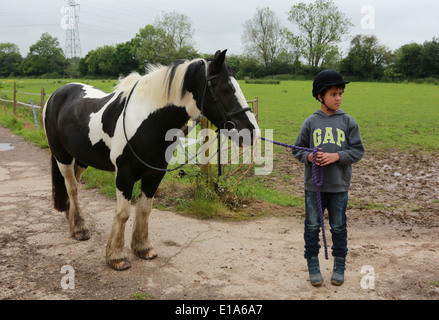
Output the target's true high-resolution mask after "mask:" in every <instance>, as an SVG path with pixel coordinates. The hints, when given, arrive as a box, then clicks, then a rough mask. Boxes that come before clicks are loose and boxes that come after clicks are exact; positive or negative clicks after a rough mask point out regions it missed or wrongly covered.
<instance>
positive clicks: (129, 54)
mask: <svg viewBox="0 0 439 320" xmlns="http://www.w3.org/2000/svg"><path fill="white" fill-rule="evenodd" d="M113 64H114V67H115V69H116V70H117V72H118V73H119V75H128V74H130V73H131V72H133V71H137V70H138V69H139V62H138V61H137V59H136V48H135V46H134V44H133V41H128V42H124V43H120V44H117V45H116V50H115V52H114V56H113Z"/></svg>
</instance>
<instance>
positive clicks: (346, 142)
mask: <svg viewBox="0 0 439 320" xmlns="http://www.w3.org/2000/svg"><path fill="white" fill-rule="evenodd" d="M348 83H349V82H346V81H344V80H343V77H342V76H341V74H340V73H338V72H336V71H332V70H324V71H322V72H320V73H319V74H318V75H317V76H316V77H315V79H314V83H313V96H314V98H316V99H317V100H318V101H319V102H320V104H321V107H320V110H317V111H316V112H315V113H314V114H313V115H312V116H310V117H309V118H308V119H306V120H305V122H304V123H303V125H302V128H301V130H300V133H299V136H298V137H297V140H296V143H295V145H296V146H299V147H305V148H315V147H318V148H319V149H320V151H321V152H318V153H317V159H316V164H317V165H319V166H322V167H323V168H324V169H323V185H322V187H321V188H320V190H321V201H322V208H323V210H325V209H327V210H328V215H329V224H330V227H331V235H332V244H333V245H332V255H333V256H334V268H333V273H332V277H331V282H332V284H334V285H342V284H343V282H344V271H345V269H346V255H347V252H348V249H347V224H346V220H347V219H346V207H347V203H348V190H349V187H350V183H351V176H352V166H351V165H352V164H353V163H355V162H358V161H360V160H361V158H362V157H363V155H364V147H363V143H362V141H361V136H360V131H359V128H358V125H357V123H356V122H355V120H354V119H353V118H352V117H351V116H349V115H347V114H346V113H345V112H343V110H341V109H340V106H341V103H342V99H343V93H344V89H345V87H346V84H348ZM293 155H294V157H296V158H297V159H298V160H299V161H301V162H303V163H304V164H305V212H306V217H305V231H304V239H305V259H307V265H308V272H309V277H310V282H311V284H312V285H313V286H320V285H322V283H323V277H322V275H321V273H320V266H319V260H318V254H319V249H320V245H319V233H320V227H321V225H320V215H319V206H318V202H317V193H316V187H315V186H314V183H313V180H312V161H313V153H312V152H311V153H310V152H307V151H300V150H295V149H294V150H293Z"/></svg>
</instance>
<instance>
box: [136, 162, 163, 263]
mask: <svg viewBox="0 0 439 320" xmlns="http://www.w3.org/2000/svg"><path fill="white" fill-rule="evenodd" d="M164 175H165V172H159V171H155V172H154V173H152V174H150V175H148V176H147V177H144V178H143V179H142V186H141V188H142V194H141V195H140V197H139V200H138V202H137V210H136V219H135V220H134V228H133V237H132V240H131V249H132V250H133V252H134V253H135V254H136V255H137V256H138V257H140V258H142V259H145V260H150V259H154V258H156V257H157V252H156V251H155V250H154V249H153V247H152V244H151V242H150V241H149V234H148V228H149V226H148V225H149V215H150V213H151V210H152V200H153V197H154V194H155V192H156V191H157V188H158V187H159V185H160V182H161V181H162V179H163V177H164Z"/></svg>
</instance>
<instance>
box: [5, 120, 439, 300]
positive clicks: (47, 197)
mask: <svg viewBox="0 0 439 320" xmlns="http://www.w3.org/2000/svg"><path fill="white" fill-rule="evenodd" d="M2 142H3V143H11V144H12V145H13V147H14V149H13V150H9V151H2V152H0V299H133V297H132V295H133V294H136V293H138V292H140V293H141V294H143V297H144V298H145V299H270V300H271V299H280V300H286V299H438V298H439V288H438V287H437V286H435V285H433V284H432V282H437V281H439V270H438V268H437V266H438V264H439V249H438V245H439V241H438V240H439V234H438V232H437V231H438V224H439V217H438V214H437V211H438V210H437V202H435V201H429V202H428V201H426V203H428V204H429V205H430V206H432V208H433V209H432V210H433V213H434V214H432V215H431V216H428V217H426V218H425V219H421V220H419V219H417V217H416V216H417V215H418V216H419V214H420V213H422V210H418V211H409V212H408V213H406V212H405V211H404V214H403V215H405V216H406V218H407V219H406V220H407V221H408V222H402V220H404V219H402V218H400V217H399V216H398V212H397V210H396V209H395V208H394V207H393V208H387V209H386V208H380V210H377V209H376V208H375V209H367V208H364V209H363V210H358V209H356V210H351V212H350V213H349V218H350V219H349V235H350V236H349V248H350V251H349V255H348V269H347V272H346V283H345V284H344V285H343V286H341V287H334V286H332V285H331V284H330V275H331V267H332V259H330V260H329V261H325V260H324V258H323V254H321V264H322V272H323V276H324V278H325V283H324V285H323V286H322V287H321V288H313V287H311V286H310V284H309V282H308V276H307V272H306V265H305V260H304V259H303V240H302V239H303V238H302V237H303V236H302V233H303V221H302V220H303V218H302V217H300V215H297V216H289V217H270V218H264V219H260V220H256V221H250V222H239V223H236V222H235V223H231V222H218V221H199V220H195V219H192V218H188V217H182V216H180V215H177V214H174V213H172V212H164V211H159V210H156V209H154V210H153V212H152V214H151V219H150V235H151V238H152V241H153V243H154V244H155V248H156V250H157V251H158V253H159V257H158V258H157V259H155V260H153V261H142V260H140V259H138V258H135V257H132V268H131V269H129V270H127V271H124V272H116V271H113V270H111V269H109V268H107V267H106V265H105V262H104V256H105V245H106V241H107V238H108V235H109V231H110V226H111V223H112V217H113V214H114V213H113V212H114V207H115V203H114V201H111V200H108V199H106V198H104V197H103V196H101V195H99V194H98V193H97V192H96V191H94V190H83V188H81V191H80V202H81V203H82V207H83V211H84V213H85V216H86V219H87V222H88V225H89V227H90V231H91V239H90V240H89V241H86V242H77V241H75V240H73V239H71V238H70V237H69V234H68V226H67V222H66V220H65V218H64V216H63V214H61V213H59V212H56V211H55V210H54V209H53V208H52V203H51V181H50V170H49V155H48V152H47V151H44V150H41V149H39V148H37V147H34V146H32V145H30V144H28V143H25V142H24V141H23V140H22V139H21V138H19V137H17V136H14V135H12V134H11V133H10V131H9V130H6V129H4V128H0V143H2ZM368 161H371V160H370V159H369V160H367V159H366V160H365V163H364V165H363V166H364V172H366V171H367V167H368V166H370V162H368ZM436 168H437V166H436ZM371 170H372V169H371ZM383 170H389V169H386V168H385V169H383ZM431 174H432V177H431V176H430V177H429V178H432V179H433V180H432V181H435V182H436V183H437V175H438V172H431ZM360 176H361V177H362V179H365V177H366V176H365V175H360ZM382 176H384V174H382ZM378 178H379V173H378V175H377V176H370V179H375V181H374V184H377V180H378ZM434 179H435V180H434ZM361 181H363V180H361ZM363 182H364V181H363ZM363 182H362V183H363ZM362 187H363V189H361V188H362ZM366 187H367V186H366V185H363V186H362V185H356V186H353V192H354V193H359V192H363V193H364V196H365V197H366V196H367V197H375V196H376V197H379V196H381V197H382V196H383V195H384V194H385V193H383V192H381V193H380V192H377V193H376V194H375V195H373V194H368V192H367V190H364V188H366ZM388 187H389V188H396V189H398V188H397V186H391V185H390V186H388ZM434 187H436V185H435V186H434ZM360 189H361V190H363V191H361V190H360ZM436 199H437V197H436ZM434 210H436V211H434ZM132 216H133V215H132ZM132 216H131V218H130V220H129V222H128V224H127V232H126V246H127V247H128V244H129V242H130V235H131V228H132ZM404 221H405V220H404ZM418 222H419V223H418ZM328 233H329V232H328ZM328 243H329V244H330V243H331V242H330V238H329V237H328ZM127 250H129V249H128V248H127ZM63 266H67V268H68V269H67V270H68V271H67V273H61V270H62V268H63ZM371 271H373V272H374V276H375V277H374V280H375V283H374V288H373V289H371V288H370V286H371V284H372V282H370V281H365V280H367V279H370V278H369V276H371V275H372V274H371V273H370V272H371ZM73 272H74V286H75V288H74V289H63V286H62V279H63V277H67V276H69V275H73ZM362 272H363V273H362ZM362 281H363V282H362Z"/></svg>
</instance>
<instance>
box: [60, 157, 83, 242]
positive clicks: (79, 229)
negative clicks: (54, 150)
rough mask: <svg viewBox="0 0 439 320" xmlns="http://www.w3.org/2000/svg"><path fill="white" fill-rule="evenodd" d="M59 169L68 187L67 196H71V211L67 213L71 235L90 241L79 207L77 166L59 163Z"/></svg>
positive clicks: (77, 238)
mask: <svg viewBox="0 0 439 320" xmlns="http://www.w3.org/2000/svg"><path fill="white" fill-rule="evenodd" d="M58 167H59V170H60V171H61V174H62V175H63V177H64V183H65V185H66V189H67V194H68V195H69V200H70V204H69V210H68V213H67V218H68V220H69V226H70V234H71V236H72V237H73V238H75V239H76V240H80V241H82V240H88V239H90V235H89V232H88V228H87V226H86V225H85V221H84V218H83V216H82V212H81V209H80V207H79V201H78V184H77V180H76V176H75V165H74V163H72V164H68V165H66V164H62V163H60V162H58Z"/></svg>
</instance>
